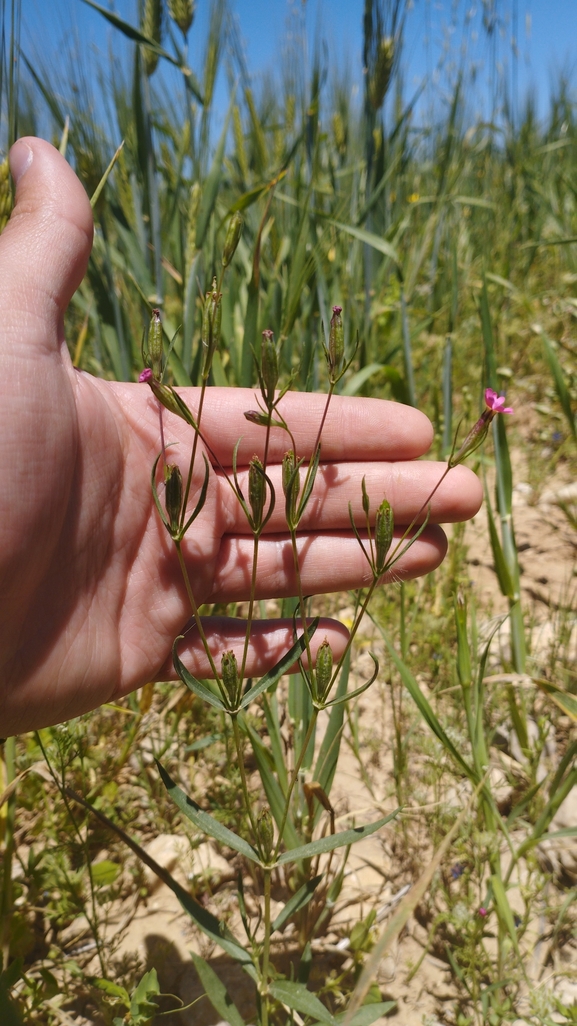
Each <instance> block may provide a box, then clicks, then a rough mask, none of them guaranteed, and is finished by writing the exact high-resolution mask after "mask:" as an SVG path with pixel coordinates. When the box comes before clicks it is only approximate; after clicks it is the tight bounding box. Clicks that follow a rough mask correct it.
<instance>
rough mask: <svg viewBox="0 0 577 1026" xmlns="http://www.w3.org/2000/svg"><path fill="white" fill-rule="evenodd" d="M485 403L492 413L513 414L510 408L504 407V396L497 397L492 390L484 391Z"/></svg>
mask: <svg viewBox="0 0 577 1026" xmlns="http://www.w3.org/2000/svg"><path fill="white" fill-rule="evenodd" d="M485 402H486V404H487V406H488V408H489V409H490V410H492V411H493V413H513V407H512V406H505V396H504V395H498V394H497V392H495V390H494V389H492V388H486V389H485Z"/></svg>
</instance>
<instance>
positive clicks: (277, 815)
mask: <svg viewBox="0 0 577 1026" xmlns="http://www.w3.org/2000/svg"><path fill="white" fill-rule="evenodd" d="M241 717H243V718H242V719H241ZM238 722H239V726H240V727H241V728H242V730H244V732H245V733H246V734H248V737H249V739H250V743H251V745H252V750H253V752H254V757H255V761H256V765H257V769H258V771H259V774H260V779H261V780H262V786H263V787H264V791H265V794H266V797H267V801H268V804H269V806H270V811H271V812H272V815H273V819H274V821H275V823H276V825H277V827H278V828H279V829H280V825H281V823H282V821H283V818H284V809H285V801H286V799H285V796H284V793H283V791H282V788H281V787H280V784H279V782H278V780H277V778H276V776H275V774H274V770H273V767H272V754H271V752H270V750H269V749H268V748H267V746H266V745H265V744H264V743H263V742H262V741H261V739H260V737H259V736H258V734H257V732H256V730H254V728H253V727H251V726H250V724H249V723H247V722H246V720H245V719H244V716H243V714H242V713H241V714H240V715H239V718H238ZM283 841H284V843H285V844H286V845H288V846H289V847H291V848H295V847H296V846H297V845H298V843H299V836H298V834H297V832H296V830H295V828H294V825H293V822H292V820H291V817H290V816H287V820H286V823H285V826H284V832H283Z"/></svg>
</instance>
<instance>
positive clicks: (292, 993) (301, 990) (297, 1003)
mask: <svg viewBox="0 0 577 1026" xmlns="http://www.w3.org/2000/svg"><path fill="white" fill-rule="evenodd" d="M269 989H270V992H271V994H272V996H273V997H274V998H276V1000H277V1001H281V1002H282V1004H283V1005H286V1006H287V1008H293V1009H294V1010H295V1012H302V1013H303V1015H312V1016H314V1017H315V1019H316V1020H317V1021H318V1022H323V1023H324V1022H326V1023H329V1026H336V1020H335V1018H334V1016H332V1015H331V1013H330V1012H329V1011H328V1009H327V1008H325V1006H324V1005H323V1004H321V1002H320V1001H319V999H318V997H316V996H315V995H314V994H311V992H310V990H308V989H307V987H305V985H304V983H294V982H293V981H292V980H275V982H274V983H271V985H270V988H269Z"/></svg>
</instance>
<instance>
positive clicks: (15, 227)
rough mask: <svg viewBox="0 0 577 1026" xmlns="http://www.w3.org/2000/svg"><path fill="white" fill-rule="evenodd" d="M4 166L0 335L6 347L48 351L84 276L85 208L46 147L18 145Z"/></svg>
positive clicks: (68, 173) (88, 222) (88, 240)
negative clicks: (9, 203)
mask: <svg viewBox="0 0 577 1026" xmlns="http://www.w3.org/2000/svg"><path fill="white" fill-rule="evenodd" d="M10 168H11V171H12V175H13V178H14V181H15V183H16V203H15V206H14V210H13V211H12V216H11V218H10V221H9V222H8V224H7V226H6V228H5V230H4V232H3V233H2V236H1V237H0V309H2V320H3V324H2V335H3V338H4V340H5V341H6V342H8V343H9V344H10V345H11V346H14V345H15V344H16V345H18V347H19V346H24V347H26V348H28V347H29V346H31V345H34V346H36V347H37V348H47V349H48V350H52V349H54V348H56V347H57V346H58V345H59V343H61V342H62V340H63V339H62V328H61V323H62V316H63V314H64V311H65V309H66V307H67V305H68V303H69V301H70V298H71V296H72V295H73V293H74V291H75V290H76V289H77V288H78V285H79V284H80V282H81V281H82V278H83V277H84V274H85V272H86V267H87V264H88V257H89V255H90V249H91V246H92V230H93V229H92V211H91V208H90V203H89V201H88V197H87V195H86V193H85V192H84V189H83V187H82V185H81V184H80V182H79V180H78V178H77V177H76V175H75V174H74V172H73V170H72V168H71V167H70V165H69V164H67V162H66V161H65V159H64V157H62V156H61V155H60V153H59V152H58V150H56V149H54V147H53V146H51V145H50V143H47V142H45V141H44V140H42V139H35V138H31V137H29V138H25V139H20V140H18V142H16V143H15V144H14V146H13V147H12V149H11V151H10ZM13 355H15V354H13Z"/></svg>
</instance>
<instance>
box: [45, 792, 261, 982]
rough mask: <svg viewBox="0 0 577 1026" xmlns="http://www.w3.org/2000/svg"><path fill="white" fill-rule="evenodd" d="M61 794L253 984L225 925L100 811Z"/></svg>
mask: <svg viewBox="0 0 577 1026" xmlns="http://www.w3.org/2000/svg"><path fill="white" fill-rule="evenodd" d="M64 793H65V794H67V795H68V797H69V798H72V800H73V801H75V802H78V804H79V805H81V806H82V808H83V809H86V811H87V812H90V813H91V814H92V815H93V816H95V817H96V819H97V820H98V821H99V822H100V823H102V824H103V825H104V826H105V827H106V828H107V829H108V830H111V831H112V832H113V833H114V834H116V835H117V836H118V837H120V838H121V840H122V841H123V842H124V844H126V845H127V846H128V847H129V848H130V849H131V851H133V852H134V853H135V855H137V856H138V858H139V859H140V861H141V862H142V863H143V864H144V865H145V866H148V868H149V869H151V870H152V872H153V873H155V875H156V876H157V877H158V879H159V880H162V882H163V883H164V884H166V886H167V887H169V888H170V890H171V891H172V893H173V894H174V895H176V897H177V898H178V900H179V902H180V904H181V905H182V907H183V909H184V911H185V912H186V913H187V915H189V916H190V918H191V919H192V921H193V922H194V923H196V925H197V926H198V927H199V928H200V929H201V930H202V931H203V933H205V934H206V935H207V937H210V939H211V940H212V941H213V942H214V943H215V944H218V946H219V947H220V948H222V949H223V951H226V953H227V954H228V955H230V956H231V958H234V959H235V961H237V962H240V963H241V964H242V966H243V969H244V970H245V972H246V973H248V975H249V976H250V977H251V979H253V980H255V981H256V978H257V976H256V970H255V968H254V965H253V962H252V958H251V956H250V953H249V952H248V951H247V950H246V948H243V946H242V944H240V943H239V942H238V941H237V939H236V937H235V936H234V934H233V933H232V931H231V930H229V928H228V926H227V925H226V923H221V922H220V921H219V920H218V919H217V918H216V916H213V915H212V913H211V912H209V911H208V909H206V908H203V906H202V905H199V904H198V902H197V901H195V900H194V898H193V897H192V895H191V894H189V893H188V891H185V889H184V887H181V885H180V884H179V883H178V882H177V881H176V880H175V879H174V877H173V876H171V874H170V873H169V872H168V870H167V869H165V868H164V866H161V865H159V863H158V862H157V861H156V860H155V859H153V858H152V856H151V855H149V854H148V852H147V851H145V850H144V848H142V847H141V846H140V845H139V844H138V842H137V841H135V840H134V839H133V838H132V837H131V836H130V834H127V833H126V831H125V830H123V829H122V827H120V826H118V824H117V823H114V822H113V821H112V820H111V819H109V818H108V816H105V815H104V813H103V812H101V811H100V809H96V808H95V807H94V806H93V805H90V803H89V802H87V801H85V799H84V798H83V797H82V796H81V795H79V794H77V793H76V791H73V790H72V788H71V787H65V788H64Z"/></svg>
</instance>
